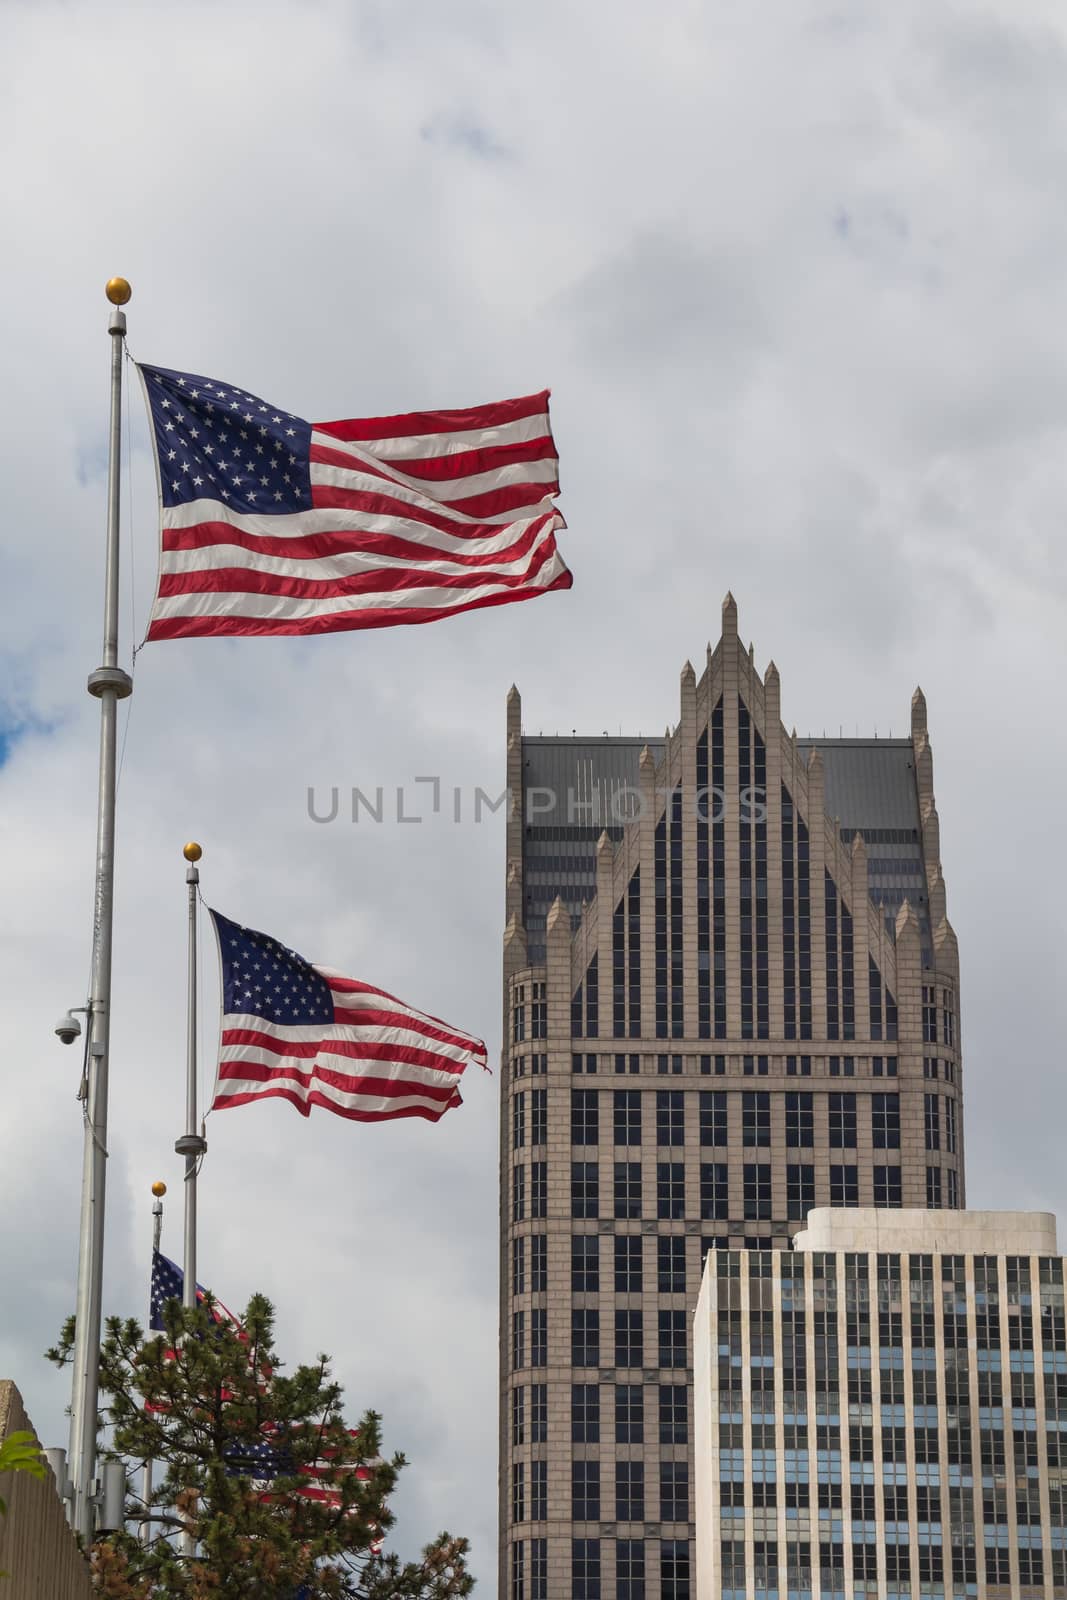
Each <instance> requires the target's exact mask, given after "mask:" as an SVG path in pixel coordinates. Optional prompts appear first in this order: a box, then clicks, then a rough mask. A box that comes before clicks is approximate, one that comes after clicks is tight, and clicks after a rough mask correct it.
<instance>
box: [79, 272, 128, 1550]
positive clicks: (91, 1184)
mask: <svg viewBox="0 0 1067 1600" xmlns="http://www.w3.org/2000/svg"><path fill="white" fill-rule="evenodd" d="M131 292H132V291H131V289H130V286H129V284H128V283H127V281H126V279H125V278H112V279H110V280H109V282H108V284H107V288H106V290H105V293H106V294H107V298H108V300H109V301H110V302H111V305H112V308H113V309H112V312H111V316H110V317H109V319H108V333H109V335H110V337H111V419H110V438H109V442H108V463H107V546H106V558H105V565H104V659H103V663H102V665H101V666H99V667H97V669H96V671H95V672H91V673H90V674H89V682H88V689H89V693H90V694H91V695H94V696H95V697H96V698H97V699H98V700H99V701H100V777H99V792H98V800H97V822H96V893H95V901H94V907H93V960H92V978H91V983H90V989H89V1017H88V1030H87V1031H88V1044H89V1081H88V1093H87V1097H86V1101H85V1113H84V1114H85V1149H84V1158H83V1170H82V1210H81V1231H80V1237H79V1241H78V1295H77V1302H76V1309H75V1315H76V1318H77V1330H76V1335H75V1346H74V1379H73V1385H72V1391H71V1462H72V1464H73V1468H74V1470H73V1473H72V1477H73V1483H74V1503H73V1523H74V1529H75V1532H77V1533H78V1534H80V1536H81V1538H82V1541H83V1543H84V1544H85V1545H86V1547H87V1546H88V1545H89V1544H90V1543H91V1542H92V1536H93V1499H94V1494H95V1489H96V1483H95V1476H96V1430H97V1395H98V1390H99V1379H100V1322H101V1287H102V1279H103V1267H104V1196H105V1189H106V1184H107V1091H108V1051H109V1047H110V1032H111V942H112V912H113V902H114V885H115V742H116V741H115V735H116V729H117V725H118V702H119V701H120V700H124V699H125V698H126V696H127V695H128V694H130V693H131V692H132V690H133V682H132V680H131V678H130V676H129V674H128V673H126V672H123V670H122V668H121V667H120V666H119V664H118V634H119V481H120V479H119V465H120V447H121V443H122V346H123V340H124V338H125V336H126V316H125V313H124V312H123V311H122V310H120V307H121V306H124V305H125V304H126V303H127V301H128V300H129V298H130V294H131Z"/></svg>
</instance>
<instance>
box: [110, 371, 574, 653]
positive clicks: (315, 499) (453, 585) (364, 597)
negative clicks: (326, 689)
mask: <svg viewBox="0 0 1067 1600" xmlns="http://www.w3.org/2000/svg"><path fill="white" fill-rule="evenodd" d="M140 370H141V373H142V374H143V377H144V381H145V392H146V395H147V399H148V408H149V413H150V415H151V420H152V434H153V439H154V443H155V449H156V464H157V468H158V477H159V492H160V500H161V511H162V529H161V546H162V548H161V553H160V571H159V589H158V593H157V595H156V599H155V604H154V605H153V607H152V616H151V620H150V623H149V628H148V638H149V639H179V638H189V637H192V636H194V635H197V636H201V635H205V634H214V635H217V634H287V633H334V632H337V631H340V630H343V629H348V628H383V627H390V626H392V625H394V624H397V623H409V622H433V621H436V620H437V619H438V618H439V617H447V616H452V615H453V614H454V613H455V612H458V611H470V610H473V609H474V608H476V607H479V606H491V605H503V604H506V603H507V602H508V601H512V600H529V599H531V598H533V597H534V596H536V595H540V594H544V593H546V592H547V591H548V590H550V589H569V588H570V586H571V575H570V573H569V572H568V570H567V568H566V567H565V566H564V564H563V561H562V559H561V557H560V555H559V552H558V550H557V549H556V539H555V532H556V529H557V528H561V527H563V526H564V525H565V524H564V522H563V518H562V516H561V515H560V513H559V511H558V510H557V509H556V507H555V505H554V504H553V501H552V496H553V495H556V494H558V493H559V479H558V457H557V455H556V447H555V444H554V442H553V439H552V429H551V427H550V424H549V420H548V391H547V390H544V391H542V392H541V393H540V394H533V395H526V396H525V397H523V398H521V399H518V400H503V401H501V402H499V404H496V405H487V406H475V407H472V408H471V409H470V410H466V411H424V412H410V413H407V414H405V415H401V416H394V417H371V418H364V419H359V418H356V419H352V420H350V421H344V422H316V423H311V422H305V421H304V419H303V418H302V417H298V416H294V415H293V413H292V412H290V411H285V410H283V409H282V408H281V407H278V406H272V405H268V404H267V403H266V402H265V401H263V400H260V399H259V397H258V396H257V395H254V394H249V393H248V391H247V390H245V389H241V388H236V387H235V386H234V385H233V384H221V383H217V382H215V381H213V380H212V379H210V378H204V377H199V376H197V375H196V374H194V373H186V372H174V371H171V370H170V369H169V368H167V367H150V366H142V367H141V369H140Z"/></svg>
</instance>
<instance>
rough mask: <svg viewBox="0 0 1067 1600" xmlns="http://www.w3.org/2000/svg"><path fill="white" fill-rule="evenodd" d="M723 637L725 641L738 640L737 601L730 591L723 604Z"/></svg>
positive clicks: (727, 592)
mask: <svg viewBox="0 0 1067 1600" xmlns="http://www.w3.org/2000/svg"><path fill="white" fill-rule="evenodd" d="M722 636H723V638H724V639H736V638H737V601H736V600H735V599H734V597H733V595H732V594H731V593H730V591H729V590H727V591H726V597H725V599H724V600H723V603H722Z"/></svg>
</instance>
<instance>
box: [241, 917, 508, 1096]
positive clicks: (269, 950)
mask: <svg viewBox="0 0 1067 1600" xmlns="http://www.w3.org/2000/svg"><path fill="white" fill-rule="evenodd" d="M211 915H212V918H213V920H214V923H215V932H216V935H217V937H218V941H219V954H220V957H221V961H222V994H223V1000H222V1009H223V1018H222V1043H221V1050H220V1056H219V1072H218V1083H217V1085H216V1089H215V1098H214V1102H213V1104H212V1108H211V1109H212V1110H213V1111H221V1110H223V1109H224V1108H225V1107H226V1106H241V1105H245V1104H247V1102H248V1101H250V1100H265V1099H268V1098H269V1097H270V1096H272V1095H278V1096H280V1097H281V1098H282V1099H285V1100H289V1101H291V1103H292V1104H293V1105H294V1106H296V1108H297V1110H298V1111H299V1112H301V1114H302V1115H303V1116H305V1117H306V1116H307V1115H308V1114H309V1113H310V1111H311V1108H312V1106H324V1107H325V1108H326V1109H327V1110H328V1111H335V1112H337V1114H338V1115H339V1116H342V1117H351V1118H353V1119H354V1120H355V1121H357V1122H383V1121H386V1120H387V1119H389V1118H393V1117H425V1118H426V1119H427V1120H428V1121H430V1122H436V1121H437V1120H438V1118H439V1117H442V1116H443V1115H444V1113H445V1112H446V1111H447V1110H448V1109H449V1107H450V1106H458V1105H461V1104H462V1101H461V1100H460V1095H459V1087H458V1085H459V1079H460V1077H461V1075H462V1073H463V1071H464V1069H465V1068H466V1067H467V1066H468V1064H469V1063H471V1062H475V1063H477V1064H478V1065H479V1066H482V1067H485V1066H486V1049H485V1045H484V1044H483V1043H482V1041H481V1040H480V1039H475V1038H473V1037H472V1036H471V1035H470V1034H467V1033H461V1032H460V1031H459V1030H458V1029H456V1028H452V1027H450V1026H449V1025H448V1023H446V1022H441V1021H439V1020H438V1018H436V1017H430V1016H426V1015H424V1014H423V1012H421V1011H415V1010H414V1009H413V1008H412V1007H411V1006H408V1005H405V1004H404V1002H403V1001H402V1000H397V999H396V998H395V997H394V996H393V995H390V994H386V993H385V991H384V990H382V989H374V988H372V987H371V985H370V984H367V983H360V982H359V981H358V980H357V979H355V978H345V977H342V976H341V974H340V973H338V972H335V971H333V969H332V968H330V967H321V966H313V965H312V964H311V963H310V962H308V961H305V960H304V958H303V956H299V955H297V953H296V951H295V950H289V949H287V948H286V947H285V945H283V944H279V942H278V941H277V940H276V939H271V938H268V937H267V935H266V934H263V933H256V932H255V931H254V929H252V928H243V927H241V926H240V925H239V924H238V923H236V922H231V921H230V920H229V919H228V918H227V917H224V916H221V915H220V913H219V912H217V911H212V913H211Z"/></svg>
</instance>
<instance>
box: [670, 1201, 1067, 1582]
mask: <svg viewBox="0 0 1067 1600" xmlns="http://www.w3.org/2000/svg"><path fill="white" fill-rule="evenodd" d="M694 1345H695V1351H694V1356H695V1369H696V1371H695V1385H694V1404H693V1421H694V1433H695V1444H696V1450H695V1454H696V1478H695V1484H696V1497H695V1498H696V1508H697V1516H696V1522H697V1540H696V1544H697V1579H698V1588H697V1590H696V1593H697V1594H698V1595H699V1600H757V1597H759V1596H765V1595H771V1594H781V1595H784V1596H788V1595H800V1594H811V1593H813V1592H814V1593H817V1594H818V1595H819V1596H820V1600H845V1597H846V1596H849V1595H853V1594H854V1595H864V1596H866V1597H867V1600H912V1596H916V1597H920V1596H928V1597H930V1600H948V1597H952V1600H963V1597H966V1596H970V1595H973V1596H978V1595H984V1596H986V1597H987V1600H994V1597H997V1600H1001V1597H1002V1600H1023V1597H1030V1596H1033V1597H1034V1600H1046V1597H1048V1600H1053V1597H1056V1596H1062V1595H1064V1594H1067V1547H1065V1532H1067V1324H1065V1321H1064V1298H1063V1258H1062V1257H1061V1256H1060V1255H1059V1254H1058V1252H1057V1247H1056V1226H1055V1220H1054V1219H1053V1218H1052V1217H1050V1216H1048V1215H1047V1214H1045V1213H1041V1212H1038V1213H1032V1212H1013V1211H1008V1212H1004V1211H994V1212H990V1211H951V1212H945V1211H898V1212H894V1213H893V1215H892V1216H891V1217H886V1215H885V1213H884V1212H883V1213H879V1212H876V1211H870V1210H868V1211H862V1210H861V1211H848V1212H846V1211H815V1212H813V1213H812V1214H811V1215H810V1217H809V1218H808V1224H807V1226H806V1227H805V1228H804V1229H803V1230H802V1232H801V1233H800V1234H798V1235H797V1238H796V1241H795V1246H794V1249H793V1250H791V1251H788V1250H782V1251H770V1250H767V1251H759V1252H751V1251H744V1250H718V1251H716V1252H715V1253H714V1254H713V1255H711V1256H709V1258H708V1261H707V1263H706V1268H705V1272H704V1279H703V1284H702V1287H701V1291H700V1296H699V1299H698V1302H697V1313H696V1319H695V1323H694Z"/></svg>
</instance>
